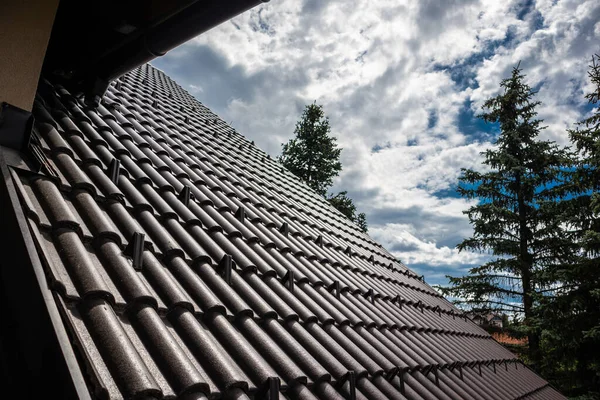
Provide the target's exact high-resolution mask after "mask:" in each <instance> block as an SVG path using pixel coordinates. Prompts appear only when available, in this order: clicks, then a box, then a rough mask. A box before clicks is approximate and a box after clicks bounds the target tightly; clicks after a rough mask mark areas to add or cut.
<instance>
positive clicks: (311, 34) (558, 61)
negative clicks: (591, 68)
mask: <svg viewBox="0 0 600 400" xmlns="http://www.w3.org/2000/svg"><path fill="white" fill-rule="evenodd" d="M599 52H600V1H597V0H558V1H557V0H539V1H512V0H507V1H498V0H491V1H488V0H479V1H478V0H461V1H459V0H444V1H441V0H438V1H434V0H410V1H399V0H389V1H388V0H329V1H325V0H296V1H283V0H271V1H270V2H268V3H264V4H262V5H260V6H257V7H255V8H253V9H252V10H250V11H247V12H246V13H244V14H241V15H240V16H238V17H236V18H234V19H232V20H230V21H228V22H225V23H223V24H222V25H220V26H218V27H216V28H214V29H212V30H211V31H209V32H206V33H205V34H203V35H201V36H199V37H197V38H195V39H193V40H191V41H189V42H187V43H186V44H184V45H182V46H180V47H178V48H176V49H174V50H172V51H170V52H169V53H168V54H167V55H166V56H163V57H161V58H159V59H156V60H154V61H153V62H152V64H153V65H154V66H156V67H158V68H160V69H162V70H163V71H165V72H166V73H167V74H168V75H169V76H171V77H172V78H173V79H175V80H176V81H177V82H178V83H179V84H180V85H181V86H182V87H184V88H185V89H187V90H188V91H189V92H190V93H191V94H193V95H194V96H195V97H196V98H197V99H198V100H199V101H201V102H202V103H203V104H204V105H206V106H207V107H209V108H210V109H211V110H212V111H213V112H215V113H216V114H218V115H219V116H220V117H221V118H222V119H224V120H225V121H227V122H229V123H230V124H231V125H232V126H233V127H234V128H236V130H237V131H238V132H240V133H241V134H243V135H244V136H245V137H246V138H247V139H248V140H254V141H255V143H256V145H257V146H258V147H260V148H262V149H263V150H265V151H266V152H267V153H269V154H271V155H272V156H277V155H278V154H280V152H281V144H282V143H284V142H287V141H288V140H289V139H290V138H291V137H292V136H293V134H294V126H295V124H296V122H297V120H298V119H299V117H300V115H301V113H302V110H303V108H304V106H305V105H307V104H310V103H313V102H314V101H316V102H317V104H320V105H322V106H323V108H324V111H325V114H326V115H327V116H328V117H329V119H330V124H331V128H332V135H333V136H335V137H337V139H338V143H339V145H340V147H342V148H343V151H342V155H341V161H342V165H343V171H342V173H341V174H340V176H339V177H338V178H337V179H336V180H335V183H334V187H333V188H332V189H331V192H338V191H341V190H347V191H348V194H349V196H350V197H352V198H353V199H354V201H355V204H356V205H357V208H358V210H359V211H360V212H365V213H366V215H367V222H368V224H369V234H370V235H371V237H372V238H373V239H374V240H376V241H378V242H380V243H381V244H383V245H384V246H385V247H386V248H387V249H388V250H389V251H390V252H392V254H394V255H395V256H397V257H398V258H399V259H400V260H402V262H404V263H405V264H407V265H408V266H409V267H410V268H411V269H413V270H414V271H416V272H418V273H419V274H424V275H425V279H426V281H427V282H428V283H430V284H442V285H443V284H446V282H447V279H446V277H445V276H446V275H452V276H462V275H465V274H466V273H467V272H468V270H469V269H470V268H472V267H474V266H477V265H480V264H482V263H483V262H485V261H486V260H488V259H489V255H487V254H479V253H471V252H467V251H463V252H458V250H456V245H457V244H458V243H460V242H461V241H462V240H463V239H464V238H467V237H469V236H470V235H471V234H472V228H471V226H470V224H469V221H468V219H467V217H466V216H465V215H464V214H463V211H464V210H466V209H467V208H468V207H470V206H472V205H474V204H475V203H474V201H473V200H466V199H463V198H461V197H460V196H459V195H458V194H457V192H456V187H457V184H458V177H459V176H460V170H461V168H472V169H480V168H481V161H482V157H481V155H480V152H482V151H484V150H485V149H486V148H489V147H490V146H491V145H492V144H493V142H494V141H495V139H496V137H497V136H496V135H497V133H498V132H497V131H496V130H495V129H494V128H493V127H492V126H489V125H487V124H485V123H483V122H482V121H481V120H479V119H478V118H477V115H478V114H479V113H480V112H481V105H482V104H483V102H484V101H485V100H486V99H487V98H489V97H491V96H494V95H496V94H498V93H499V90H500V86H499V83H500V81H501V80H502V79H503V78H506V77H508V76H509V75H510V72H511V70H512V68H513V67H515V66H516V65H517V64H518V63H519V62H520V66H521V67H522V69H523V72H524V73H525V74H526V82H527V83H528V84H529V85H530V86H531V87H533V88H535V89H536V90H538V94H537V100H540V101H541V102H542V105H541V106H540V107H539V108H538V112H539V115H538V116H539V118H540V119H543V120H544V125H545V126H546V127H547V128H546V129H545V130H544V131H543V132H542V135H541V138H543V139H550V140H555V141H557V142H558V143H559V144H561V145H567V144H568V136H567V133H566V130H567V129H568V128H572V127H573V126H574V123H575V122H576V121H578V120H581V119H582V118H583V117H584V116H585V115H586V114H587V113H590V111H591V108H590V106H589V105H587V103H586V100H585V98H584V94H585V93H587V92H589V91H590V90H591V85H590V83H589V81H588V79H587V67H588V65H589V63H590V60H591V57H592V54H594V53H599Z"/></svg>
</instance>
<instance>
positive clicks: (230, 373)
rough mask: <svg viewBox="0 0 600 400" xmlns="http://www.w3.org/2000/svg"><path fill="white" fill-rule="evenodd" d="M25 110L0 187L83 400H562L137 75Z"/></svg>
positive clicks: (50, 90)
mask: <svg viewBox="0 0 600 400" xmlns="http://www.w3.org/2000/svg"><path fill="white" fill-rule="evenodd" d="M34 115H35V118H36V125H35V131H36V134H37V135H39V136H40V137H41V139H42V140H41V146H42V148H43V150H44V152H45V154H46V155H47V157H48V159H49V160H48V165H47V168H46V171H47V172H46V173H34V172H31V171H27V170H25V169H18V168H12V169H11V171H12V172H11V174H12V177H13V180H14V183H15V185H16V186H17V189H18V191H19V195H20V199H21V203H22V207H23V209H24V210H25V213H26V216H27V218H28V223H29V227H30V230H31V232H32V236H33V238H34V241H35V242H36V246H37V249H38V252H39V257H40V259H41V261H42V264H43V266H44V268H45V272H46V275H47V277H48V281H49V284H50V287H51V289H52V291H53V295H54V297H53V301H55V302H56V304H57V306H58V308H59V310H60V312H61V315H62V319H63V322H64V324H65V327H66V329H67V331H68V332H69V334H70V338H71V342H72V345H73V347H74V349H75V352H76V354H77V355H78V360H79V364H80V367H81V369H82V371H83V373H84V376H85V377H86V380H87V383H88V385H89V388H90V391H91V393H93V394H94V395H95V396H97V397H99V398H110V399H118V398H126V399H129V398H142V397H143V398H162V397H172V396H179V397H180V398H185V399H202V398H207V397H208V398H219V396H222V397H223V398H231V399H233V398H235V399H244V398H248V397H263V396H265V395H267V394H268V395H269V396H271V397H270V398H276V397H277V395H279V392H280V393H281V395H282V396H285V397H287V398H292V399H311V398H315V397H316V398H322V399H338V398H344V397H345V398H350V397H355V398H357V399H362V398H368V399H385V398H396V399H404V398H407V399H433V398H439V399H516V398H531V399H535V398H540V399H541V398H544V399H563V398H564V397H563V396H562V395H560V394H559V393H558V392H556V391H555V390H554V389H552V388H551V387H550V386H549V385H548V383H547V382H546V381H544V380H543V379H542V378H540V377H539V376H537V375H536V374H535V373H533V372H532V371H531V370H529V369H528V368H527V367H525V366H524V365H523V364H522V363H521V362H520V361H519V360H518V359H517V358H516V357H515V356H514V355H513V354H512V353H510V352H509V351H508V350H506V349H505V348H504V347H502V346H501V345H499V344H498V343H497V342H495V341H494V340H493V339H492V338H491V337H490V336H489V334H488V333H486V332H485V331H484V330H482V329H481V328H480V327H478V326H476V325H475V324H473V323H472V322H471V321H469V320H468V319H467V318H466V317H464V316H463V315H462V313H461V312H460V311H459V310H457V309H456V308H455V307H454V306H453V305H452V304H450V303H449V302H448V301H447V300H445V299H444V298H443V297H441V296H440V295H439V294H438V293H437V292H436V291H434V290H433V289H432V288H431V287H430V286H428V285H427V284H425V283H424V282H423V281H421V280H420V279H419V278H418V276H417V275H416V274H415V273H414V272H412V271H410V270H409V269H407V267H406V266H404V265H402V264H400V263H398V262H397V261H396V260H395V258H394V257H393V256H392V255H391V254H390V253H388V252H387V251H386V250H385V249H384V248H383V247H381V245H379V244H377V243H375V242H374V241H373V240H372V239H371V238H370V237H369V236H367V235H366V234H363V233H361V231H360V230H359V229H358V228H357V227H356V226H355V225H354V224H352V223H351V222H349V221H348V220H347V219H345V218H344V217H343V216H342V215H341V214H340V213H339V212H338V211H336V210H335V209H333V208H332V207H331V206H330V205H329V204H328V202H327V201H326V200H324V199H323V198H322V197H320V196H318V195H317V194H315V193H314V192H313V191H311V190H310V189H309V188H308V187H307V186H306V185H304V184H302V183H301V182H300V181H299V180H298V179H297V178H296V177H294V176H293V175H292V174H291V173H290V172H288V171H287V170H285V168H283V167H282V166H281V165H280V164H278V163H277V162H276V161H274V160H272V159H271V158H270V157H269V156H268V155H267V154H265V153H264V152H262V151H261V150H259V149H258V148H256V147H255V146H254V145H253V144H252V143H250V142H248V141H247V140H246V139H244V138H243V137H242V136H241V135H239V134H238V133H237V132H235V130H234V129H232V128H231V127H230V126H228V125H227V124H226V123H225V122H224V121H222V120H221V119H219V118H218V117H217V116H216V115H215V114H213V113H212V112H210V110H208V109H207V108H206V107H204V106H203V105H202V104H201V103H199V102H198V101H197V100H195V99H194V98H193V97H192V96H191V95H189V94H188V93H187V92H186V91H184V90H183V89H182V88H181V87H180V86H178V85H177V84H176V83H174V82H173V81H172V80H171V79H170V78H169V77H167V76H166V75H165V74H164V73H162V72H161V71H159V70H157V69H155V68H153V67H152V66H150V65H145V66H142V67H140V68H138V69H136V70H134V71H132V72H130V73H128V74H127V75H125V76H123V77H122V78H120V79H118V80H117V81H115V82H113V83H112V84H111V86H110V88H109V90H108V92H107V93H106V95H105V98H104V99H103V103H102V104H101V105H100V106H99V107H98V108H97V109H96V110H94V109H90V108H85V107H84V103H83V101H82V100H81V99H79V98H75V97H73V96H72V95H71V94H69V93H68V92H67V91H66V90H65V89H63V88H61V87H59V86H52V85H51V84H49V83H46V84H45V85H44V87H43V88H42V89H41V90H40V97H39V98H38V99H37V101H36V104H35V107H34ZM52 171H54V173H55V174H56V178H53V177H52V176H51V173H52ZM142 235H143V236H142ZM279 382H280V387H278V383H279Z"/></svg>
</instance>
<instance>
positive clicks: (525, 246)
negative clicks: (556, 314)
mask: <svg viewBox="0 0 600 400" xmlns="http://www.w3.org/2000/svg"><path fill="white" fill-rule="evenodd" d="M524 78H525V77H524V75H523V74H522V73H521V70H520V69H519V67H518V66H517V67H516V68H514V69H513V71H512V75H511V77H510V78H508V79H504V80H503V81H502V82H501V84H500V86H501V88H502V92H501V94H499V95H497V96H495V97H493V98H491V99H489V100H487V101H486V102H485V103H484V105H483V110H484V112H483V114H482V115H481V116H480V117H481V118H483V120H484V121H486V122H488V123H491V124H496V125H497V126H498V127H499V130H500V132H499V136H498V139H497V141H496V142H495V144H494V147H493V148H491V149H488V150H486V151H484V152H483V153H482V156H483V157H484V160H483V165H484V169H483V172H480V171H475V170H470V169H463V170H462V175H461V177H460V181H459V182H460V184H459V188H458V191H459V193H460V194H461V195H462V196H464V197H466V198H467V199H476V200H478V204H477V205H475V206H472V207H471V208H469V209H468V210H466V211H465V212H464V213H465V214H466V215H467V216H468V217H469V221H470V222H471V224H472V225H473V231H474V232H473V236H472V237H470V238H468V239H465V240H464V241H463V242H461V243H460V244H459V245H458V246H457V247H458V249H459V251H464V250H469V251H478V252H487V253H489V254H490V255H492V256H493V257H492V259H491V261H489V262H486V263H485V264H483V265H481V266H478V267H475V268H472V269H471V270H470V271H469V275H468V276H464V277H448V278H449V280H450V286H449V287H447V288H441V289H442V291H443V292H444V293H445V294H446V295H449V296H453V297H455V298H457V301H456V302H457V303H459V304H463V305H467V306H468V307H471V308H472V309H474V310H477V311H486V312H489V311H495V312H508V313H511V314H517V315H522V316H523V317H524V326H525V328H526V334H527V337H528V342H529V357H530V360H531V362H532V363H534V364H535V363H536V362H537V361H538V360H539V357H540V354H539V331H538V329H537V328H536V326H534V324H533V321H534V318H533V317H534V306H535V301H536V298H537V296H538V295H540V294H541V293H543V291H544V290H545V289H546V288H547V287H549V286H550V285H551V282H550V281H549V280H548V278H547V276H546V274H545V272H544V270H545V268H546V267H547V266H548V265H549V264H553V263H555V262H556V261H555V260H556V259H557V257H558V256H559V255H558V254H557V253H560V252H561V251H563V248H562V247H561V243H562V240H563V239H562V236H561V224H560V221H559V218H557V217H556V214H557V207H558V203H557V201H558V200H560V198H561V196H562V195H563V193H562V187H561V185H560V184H559V183H560V182H561V181H562V180H563V178H564V165H565V163H566V162H568V160H569V157H568V153H567V152H566V151H565V150H562V149H560V148H559V147H558V146H557V145H556V144H554V143H553V142H549V141H542V140H539V139H538V135H539V133H540V132H541V130H542V129H543V127H542V126H541V122H542V121H541V120H539V119H536V115H537V112H536V108H537V106H538V105H539V104H540V103H539V102H538V101H534V96H535V92H534V91H533V90H532V89H531V88H530V87H529V86H528V85H527V84H526V83H525V82H524Z"/></svg>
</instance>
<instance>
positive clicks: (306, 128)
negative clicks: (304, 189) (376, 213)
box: [278, 103, 367, 232]
mask: <svg viewBox="0 0 600 400" xmlns="http://www.w3.org/2000/svg"><path fill="white" fill-rule="evenodd" d="M330 133H331V128H330V126H329V119H328V118H327V117H325V114H324V112H323V107H322V106H320V105H317V104H316V103H313V104H309V105H307V106H306V107H305V108H304V111H303V113H302V117H301V118H300V121H298V123H297V124H296V129H295V131H294V134H295V136H294V138H292V139H291V140H290V141H289V142H287V143H285V144H283V145H282V151H281V156H280V157H279V158H278V160H279V162H281V163H282V164H283V165H284V166H285V167H286V168H287V169H289V170H290V171H291V172H292V173H293V174H294V175H296V176H297V177H298V178H300V179H301V180H303V181H304V182H305V183H306V184H307V185H308V186H310V187H311V188H312V189H314V190H315V191H316V192H317V193H318V194H320V195H321V196H323V197H325V196H326V194H327V189H329V187H330V186H331V185H332V184H333V178H335V177H336V176H338V175H339V173H340V171H341V170H342V163H341V162H340V154H341V152H342V149H340V148H338V147H337V144H336V141H337V139H336V138H335V137H333V136H330ZM327 200H329V202H330V203H331V205H333V206H334V207H335V208H336V209H338V210H339V211H340V212H341V213H342V214H344V215H345V216H346V217H347V218H348V219H350V221H352V222H354V223H356V224H357V225H358V227H359V228H360V229H361V230H362V231H363V232H367V219H366V216H365V214H364V213H359V214H356V206H355V205H354V202H353V201H352V199H351V198H350V197H348V192H346V191H343V192H340V193H338V194H336V195H330V196H329V197H327Z"/></svg>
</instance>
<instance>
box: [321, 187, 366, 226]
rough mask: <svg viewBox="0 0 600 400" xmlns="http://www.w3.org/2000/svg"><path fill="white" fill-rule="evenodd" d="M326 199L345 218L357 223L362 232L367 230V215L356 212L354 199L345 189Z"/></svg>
mask: <svg viewBox="0 0 600 400" xmlns="http://www.w3.org/2000/svg"><path fill="white" fill-rule="evenodd" d="M327 200H329V203H330V204H331V205H332V206H334V207H335V208H336V209H337V210H338V211H339V212H341V213H342V214H344V215H345V216H346V218H348V219H349V220H350V221H352V222H354V223H355V224H356V225H358V227H359V228H360V230H361V231H362V232H365V233H366V232H367V231H368V226H367V216H366V215H365V213H358V214H357V213H356V206H355V205H354V201H353V200H352V199H351V198H350V197H348V192H347V191H345V190H344V191H343V192H339V193H338V194H336V195H332V196H329V197H328V198H327Z"/></svg>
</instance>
